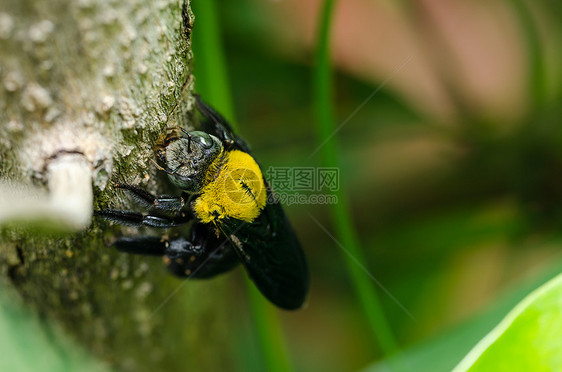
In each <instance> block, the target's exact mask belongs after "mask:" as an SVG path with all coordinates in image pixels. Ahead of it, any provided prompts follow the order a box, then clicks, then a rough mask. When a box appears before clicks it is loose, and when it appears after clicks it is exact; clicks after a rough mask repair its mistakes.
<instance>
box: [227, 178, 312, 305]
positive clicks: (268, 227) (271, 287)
mask: <svg viewBox="0 0 562 372" xmlns="http://www.w3.org/2000/svg"><path fill="white" fill-rule="evenodd" d="M268 195H272V193H271V189H270V188H269V187H268ZM270 199H271V198H270ZM220 229H221V231H222V233H223V234H224V235H225V236H226V237H227V239H228V240H229V241H230V243H231V244H232V246H233V247H234V248H235V250H236V252H237V253H238V256H239V258H240V261H241V262H242V264H243V265H244V267H245V268H246V271H247V272H248V275H249V276H250V278H251V279H252V280H253V282H254V284H255V285H256V287H258V289H259V290H260V292H261V293H262V294H263V295H264V296H265V297H266V298H267V299H269V300H270V301H271V302H273V303H274V304H275V305H277V306H279V307H281V308H283V309H289V310H292V309H298V308H300V307H302V305H303V304H304V302H305V300H306V296H307V294H308V288H309V283H310V279H309V274H308V267H307V264H306V258H305V256H304V253H303V250H302V248H301V245H300V243H299V241H298V239H297V237H296V235H295V232H294V230H293V227H292V226H291V223H290V222H289V220H288V219H287V216H286V215H285V212H284V211H283V208H281V205H280V204H279V202H278V201H276V200H273V201H272V200H268V203H267V205H266V206H265V208H264V210H263V211H262V213H261V214H260V216H259V217H258V218H257V219H256V220H255V221H254V222H252V223H247V222H243V221H240V220H235V219H224V220H221V222H220Z"/></svg>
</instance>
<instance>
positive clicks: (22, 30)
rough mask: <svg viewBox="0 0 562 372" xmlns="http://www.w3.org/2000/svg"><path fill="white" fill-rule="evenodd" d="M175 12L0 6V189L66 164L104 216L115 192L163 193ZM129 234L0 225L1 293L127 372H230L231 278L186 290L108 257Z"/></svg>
mask: <svg viewBox="0 0 562 372" xmlns="http://www.w3.org/2000/svg"><path fill="white" fill-rule="evenodd" d="M186 1H187V0H186ZM187 5H188V4H187ZM182 6H183V2H182V0H160V1H140V0H120V1H110V0H106V1H98V0H76V1H71V0H34V1H31V0H27V1H22V0H3V1H2V3H1V4H0V158H1V162H0V179H3V180H6V179H9V180H11V181H14V180H15V181H18V182H22V183H25V184H28V185H33V186H34V187H37V188H46V181H47V180H46V179H45V168H46V167H47V166H48V164H49V161H52V159H53V158H54V157H56V156H61V154H62V155H72V156H79V157H82V158H83V159H84V160H85V161H86V162H87V163H88V164H89V166H91V169H92V174H93V179H92V182H93V190H94V205H95V206H97V207H98V208H99V207H117V206H124V205H126V204H127V200H126V199H124V198H123V195H121V194H120V193H119V192H116V190H115V189H114V188H112V187H111V184H112V183H114V182H117V181H121V182H122V181H124V180H125V181H127V182H130V183H134V184H141V185H143V186H144V187H146V188H148V189H149V190H152V191H153V192H158V191H162V188H163V187H164V185H163V182H162V177H159V176H157V175H156V173H157V171H156V170H155V167H154V166H153V165H152V164H151V162H150V159H151V158H152V157H153V147H154V143H155V142H156V140H157V138H158V137H159V136H160V135H161V133H162V131H163V129H164V128H165V127H166V126H167V125H169V126H171V125H174V124H175V122H176V121H177V118H181V121H182V123H188V124H189V121H190V120H191V107H192V99H191V97H190V92H191V89H192V78H191V50H190V40H189V32H190V29H189V27H190V25H189V24H190V23H191V20H192V19H193V17H192V15H191V11H190V10H189V7H187V8H186V9H187V11H188V12H187V13H186V16H187V18H185V17H184V18H183V20H182ZM182 92H183V93H182ZM182 95H183V97H184V99H183V100H181V103H180V104H179V105H178V102H180V99H181V97H182ZM176 106H177V107H176ZM174 108H176V109H174ZM172 112H174V114H173V115H172ZM131 233H135V231H134V230H133V229H122V228H120V227H116V226H110V225H108V224H106V223H103V222H99V221H94V222H93V224H92V226H90V227H89V228H88V229H87V230H86V231H82V232H79V233H74V234H60V233H59V234H58V235H55V234H51V233H48V232H46V231H44V230H42V231H37V230H34V229H30V228H28V227H25V228H24V227H20V226H17V225H15V224H12V225H11V226H7V227H6V226H3V227H0V276H1V277H3V278H4V279H5V280H0V282H4V284H5V285H10V286H13V287H15V288H16V290H17V291H18V292H19V293H20V295H21V297H22V298H23V299H24V300H25V302H26V303H27V304H28V305H29V307H31V308H32V309H34V311H37V312H39V313H41V314H42V315H44V316H45V317H46V319H48V321H54V322H58V323H60V324H61V325H62V327H63V328H64V329H65V330H66V332H67V333H69V334H70V335H71V337H72V338H74V339H75V340H78V341H79V343H81V344H82V345H84V346H85V347H86V348H87V349H89V350H91V351H92V352H93V353H94V354H96V355H98V356H99V357H101V358H102V359H104V360H107V361H109V362H110V363H112V364H113V365H115V366H117V367H118V368H119V369H121V370H126V371H127V370H130V371H145V370H146V371H148V370H151V371H153V370H184V369H185V368H186V367H187V366H189V369H190V370H221V369H224V368H223V367H224V363H225V360H224V357H222V355H224V352H221V350H223V349H224V342H225V337H226V336H225V335H224V332H223V322H225V310H224V309H225V306H223V305H224V300H222V299H221V298H222V297H223V294H224V291H223V290H222V285H223V283H224V280H225V279H224V278H223V279H218V280H212V281H204V282H203V281H202V282H196V281H189V282H185V283H184V282H182V281H179V280H177V279H175V278H173V277H171V276H169V275H168V274H167V272H166V270H165V268H164V267H163V265H162V263H161V262H160V260H158V259H154V258H145V257H139V256H131V255H126V254H122V253H118V252H115V251H114V250H112V249H111V248H109V247H107V243H108V242H109V241H110V240H111V239H112V238H113V236H114V235H115V234H131ZM6 283H7V284H6ZM180 285H183V286H182V288H181V290H179V291H177V293H175V292H174V291H175V290H176V289H177V288H178V286H180ZM174 293H175V295H174ZM171 294H172V297H171V298H169V296H170V295H171ZM221 301H223V302H221Z"/></svg>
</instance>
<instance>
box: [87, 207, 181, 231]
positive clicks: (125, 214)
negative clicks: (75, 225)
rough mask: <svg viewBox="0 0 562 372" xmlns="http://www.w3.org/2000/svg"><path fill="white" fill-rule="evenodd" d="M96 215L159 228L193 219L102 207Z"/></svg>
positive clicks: (129, 223) (116, 220)
mask: <svg viewBox="0 0 562 372" xmlns="http://www.w3.org/2000/svg"><path fill="white" fill-rule="evenodd" d="M94 216H100V217H102V218H104V219H106V220H108V221H113V222H116V223H118V224H121V225H126V226H133V227H141V226H150V227H158V228H167V227H174V226H178V225H183V224H186V223H188V222H189V221H191V219H192V216H191V215H187V214H181V215H180V216H178V217H173V218H169V217H160V216H151V215H143V214H140V213H136V212H130V211H123V210H120V209H102V210H98V211H94Z"/></svg>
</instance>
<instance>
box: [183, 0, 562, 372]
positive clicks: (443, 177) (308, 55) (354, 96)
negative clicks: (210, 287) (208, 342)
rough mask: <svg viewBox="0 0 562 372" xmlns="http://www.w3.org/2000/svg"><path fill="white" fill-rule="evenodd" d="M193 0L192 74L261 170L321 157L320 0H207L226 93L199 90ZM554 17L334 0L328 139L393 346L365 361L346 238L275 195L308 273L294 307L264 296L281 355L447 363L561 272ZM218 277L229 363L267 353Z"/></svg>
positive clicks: (357, 363)
mask: <svg viewBox="0 0 562 372" xmlns="http://www.w3.org/2000/svg"><path fill="white" fill-rule="evenodd" d="M199 1H201V0H194V1H193V4H192V5H193V8H194V13H195V17H196V21H195V27H194V29H193V35H194V38H195V41H194V43H195V47H194V53H195V69H196V76H197V79H198V80H197V84H196V89H197V90H198V91H199V92H200V93H201V94H202V96H203V97H206V96H207V99H208V100H209V101H211V103H213V104H215V105H216V106H218V108H219V110H220V111H222V112H223V113H224V114H225V116H227V117H228V118H230V119H233V118H236V119H235V120H234V121H235V122H236V123H238V129H239V132H240V133H241V134H242V136H243V137H245V138H246V139H247V140H248V142H249V143H251V144H252V147H253V151H254V155H255V156H256V157H257V158H258V159H259V161H260V163H261V165H262V167H263V168H264V169H267V168H268V167H270V166H273V167H307V166H314V167H319V166H323V165H325V163H324V162H323V158H322V151H318V152H315V150H316V149H317V148H318V146H319V144H320V143H321V142H322V139H321V138H319V134H318V130H317V129H316V128H317V126H316V124H315V115H314V99H313V95H314V89H313V80H314V78H313V76H314V69H315V67H316V63H317V62H316V61H317V60H316V58H315V53H316V48H317V39H318V38H317V33H318V31H317V30H318V27H319V17H320V8H321V6H322V2H320V1H313V0H306V1H296V0H279V1H266V0H240V1H236V2H234V1H226V0H218V1H216V4H215V5H216V9H215V11H216V12H215V13H214V15H215V16H216V17H217V19H216V20H217V22H218V25H220V29H219V28H214V29H213V32H217V36H218V37H219V40H222V49H221V50H222V52H224V62H225V67H226V74H225V75H226V76H227V78H224V79H223V78H222V77H220V76H219V75H220V74H219V73H217V74H218V75H217V84H219V85H220V84H223V83H224V85H221V87H222V88H219V90H221V89H222V90H223V92H224V91H226V92H228V93H227V94H230V96H231V98H232V105H230V106H229V103H228V100H229V98H227V99H226V100H224V101H223V102H221V100H220V97H219V98H216V97H217V96H216V94H214V93H212V92H206V89H207V88H206V87H207V86H209V84H214V83H215V82H209V81H204V80H205V79H209V75H208V74H207V75H204V74H203V73H201V71H202V70H204V69H205V68H208V67H209V66H201V64H202V63H204V62H203V61H204V58H198V53H199V55H201V53H202V52H201V49H203V50H205V49H206V48H208V47H209V46H208V45H204V44H199V45H198V44H197V43H198V42H201V43H205V42H211V43H212V41H206V40H208V39H205V36H204V35H201V34H198V32H199V33H201V32H204V31H203V27H201V28H199V26H198V25H200V24H203V23H204V22H206V18H205V17H207V15H205V13H204V12H203V10H200V9H198V7H199V6H200V4H199V5H198V4H197V3H198V2H199ZM561 18H562V5H561V4H559V3H558V2H555V1H536V2H530V1H523V0H497V1H490V2H470V1H454V2H443V1H435V0H434V1H431V0H429V1H416V2H406V1H403V2H387V1H365V0H346V1H339V2H336V3H335V7H334V9H333V19H332V29H331V33H330V34H329V36H330V37H329V45H330V50H331V53H330V56H331V59H332V64H333V68H334V76H333V78H334V86H333V88H334V92H333V93H334V94H333V97H332V103H333V106H332V110H333V112H334V121H335V123H334V124H335V126H336V127H337V126H340V125H341V124H343V125H342V126H341V128H340V129H339V130H338V131H337V133H336V135H335V136H333V137H332V138H331V140H330V143H331V145H330V146H332V145H335V148H336V149H337V151H338V152H337V154H338V158H337V161H338V163H339V166H340V177H341V178H340V181H341V182H340V186H341V191H342V192H343V193H344V195H345V196H346V198H347V200H348V202H349V212H350V213H349V216H350V217H351V222H352V226H353V228H354V230H355V233H356V235H357V240H358V246H359V247H360V249H361V251H362V252H363V255H364V256H365V262H364V268H365V269H366V271H368V273H369V274H370V276H372V278H371V279H373V278H374V280H371V279H369V280H370V283H371V285H372V287H373V288H374V290H376V292H377V297H378V298H379V300H380V306H381V308H382V311H383V313H384V318H382V319H383V320H382V321H383V322H385V324H386V326H387V327H388V328H389V329H390V333H391V337H392V338H393V339H395V343H396V347H397V349H398V350H399V351H395V352H394V353H395V357H394V358H393V359H392V360H391V361H390V362H388V363H385V362H381V360H383V359H385V357H388V355H385V354H388V353H385V352H383V349H384V347H382V348H381V345H380V342H379V340H378V338H377V336H378V335H376V334H373V331H372V328H371V327H370V326H369V325H368V324H367V317H366V315H365V311H364V307H362V306H361V305H360V302H359V300H358V296H357V292H356V291H355V289H354V284H353V282H352V280H351V279H350V273H349V271H348V270H347V268H346V263H345V256H346V253H345V252H343V251H342V247H341V246H340V244H338V243H337V242H335V241H334V240H333V239H332V237H330V236H329V235H328V234H327V233H326V231H324V230H323V229H322V227H324V228H325V229H326V230H327V231H328V232H330V234H331V235H333V236H334V237H335V238H336V239H337V240H338V241H342V242H343V240H341V239H340V238H339V237H338V234H337V231H338V226H335V224H334V221H333V220H332V218H330V216H331V212H330V208H331V206H329V205H291V206H287V207H286V212H287V213H288V214H289V216H290V218H291V220H292V222H293V224H294V226H295V227H296V230H297V233H298V235H299V237H300V238H301V240H302V243H303V246H304V247H305V250H306V253H307V255H308V259H309V265H310V269H311V275H312V287H311V293H310V298H309V303H308V306H307V307H306V308H305V309H303V310H300V311H297V312H279V313H278V316H279V318H280V322H281V327H282V331H281V333H282V334H281V335H278V336H279V337H280V340H281V342H283V345H284V346H281V345H278V346H279V347H280V348H283V347H284V348H285V351H284V352H282V350H278V351H279V354H280V355H281V358H285V357H284V356H285V355H288V358H289V361H285V362H286V363H287V365H286V366H285V367H287V366H290V368H293V369H294V370H299V371H351V370H359V369H363V368H370V369H372V370H387V369H385V368H387V367H388V368H391V369H393V370H427V371H447V370H450V369H451V368H452V367H454V366H455V365H456V364H457V363H458V362H459V361H460V359H461V358H462V357H463V356H464V355H465V354H466V353H467V352H468V351H469V350H470V349H471V348H472V347H473V346H474V345H475V344H476V343H477V342H478V340H480V339H481V338H482V337H483V336H484V335H485V334H486V333H487V332H489V331H490V330H491V329H492V328H493V326H494V325H495V324H497V323H498V322H499V320H500V319H501V318H502V317H503V316H504V315H505V314H506V313H507V312H508V311H509V309H511V308H512V307H513V306H514V305H515V304H516V303H517V302H518V301H520V300H521V299H522V298H523V297H524V296H525V295H526V294H528V293H529V292H530V291H531V290H532V289H533V288H536V287H537V286H538V285H540V284H541V283H543V282H545V281H546V280H547V279H549V278H551V277H553V276H554V275H555V274H557V273H559V272H561V271H562V251H561V249H560V248H561V247H562V234H561V231H562V218H561V217H562V126H561V124H562V123H561V122H560V118H561V114H562V105H561V104H560V102H561V100H560V99H561V98H562V69H561V66H562V32H561V27H562V22H560V21H561ZM207 36H208V35H207ZM198 38H200V39H199V40H198ZM219 46H220V44H219ZM205 76H206V77H205ZM202 80H203V81H202ZM219 95H220V94H219ZM209 96H211V97H209ZM213 97H215V98H213ZM314 219H316V220H317V222H318V223H317V222H315V220H314ZM341 245H343V247H344V248H345V245H344V244H343V243H342V244H341ZM233 278H236V280H232V279H233ZM229 281H233V282H234V283H233V284H232V286H233V287H235V288H234V289H233V291H232V293H231V296H232V302H233V304H234V305H233V306H234V310H233V311H232V319H231V327H232V332H231V334H232V335H233V336H232V337H233V342H232V345H233V346H232V350H231V353H232V360H233V369H235V370H240V371H242V370H254V371H261V370H265V369H266V368H269V369H271V368H272V366H271V364H268V361H267V360H265V359H267V357H264V356H263V350H262V346H263V345H261V343H262V342H263V339H260V337H259V327H260V326H259V325H258V326H256V322H255V318H256V317H255V315H256V314H255V312H252V311H255V309H254V310H252V309H251V306H250V305H248V301H246V300H245V297H244V296H243V295H241V293H243V292H244V291H245V285H244V282H243V281H242V275H240V274H238V275H237V276H233V275H231V277H230V278H229ZM383 287H384V289H383ZM389 294H390V295H389ZM265 306H269V305H265ZM266 310H267V311H269V312H270V315H271V314H273V321H272V322H273V323H275V317H276V316H277V315H276V314H275V310H273V309H272V308H268V309H266ZM408 313H409V314H410V315H411V316H410V315H409V314H408ZM241 314H246V315H245V317H244V315H241ZM278 341H279V340H278ZM284 353H285V354H284ZM377 363H378V364H377ZM281 367H283V366H281ZM281 369H282V368H281Z"/></svg>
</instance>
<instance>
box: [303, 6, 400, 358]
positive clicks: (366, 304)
mask: <svg viewBox="0 0 562 372" xmlns="http://www.w3.org/2000/svg"><path fill="white" fill-rule="evenodd" d="M334 5H335V2H334V0H325V1H324V7H323V11H322V14H321V20H320V25H319V29H318V44H317V53H316V69H315V71H314V109H315V114H316V129H317V132H318V137H319V138H318V140H319V143H322V144H323V146H322V147H321V149H320V152H321V154H322V156H323V166H325V167H338V166H339V165H340V164H339V154H338V148H337V144H336V142H335V141H334V139H333V138H331V137H332V136H333V133H334V131H335V130H336V126H335V125H334V115H333V112H332V97H333V88H332V78H331V75H332V72H331V65H330V50H329V33H330V25H331V20H332V14H333V9H334ZM335 195H336V197H337V200H338V202H337V203H336V204H333V205H332V209H331V214H332V218H333V220H334V225H335V229H336V232H337V234H336V235H337V239H340V240H341V248H342V249H344V250H346V251H347V252H342V254H343V255H344V259H345V262H346V265H347V269H348V271H349V274H350V276H351V280H352V282H353V285H354V287H355V290H356V291H357V295H358V297H359V301H360V303H361V306H362V308H363V311H364V312H365V316H366V318H367V320H368V324H369V327H370V330H371V333H372V335H373V337H374V339H375V340H376V341H377V342H378V344H379V346H380V348H381V350H382V351H383V353H384V354H385V355H387V356H388V355H390V354H393V353H395V352H396V351H397V346H396V341H395V339H394V336H393V334H392V331H391V330H390V327H389V325H388V322H387V320H386V317H385V315H384V312H383V310H382V308H381V305H380V301H379V299H378V297H377V293H376V290H375V288H374V286H373V281H372V280H371V278H370V277H369V275H368V274H367V273H366V272H365V271H364V269H363V268H364V267H366V264H365V259H364V257H363V253H362V251H361V248H360V244H359V239H358V237H357V233H356V231H355V229H354V227H353V223H352V220H351V216H350V210H349V206H348V202H347V198H346V195H345V192H344V190H343V187H342V186H341V185H340V187H339V189H338V190H337V191H336V192H335ZM338 243H339V242H338ZM338 245H340V244H338ZM346 253H348V254H346Z"/></svg>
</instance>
